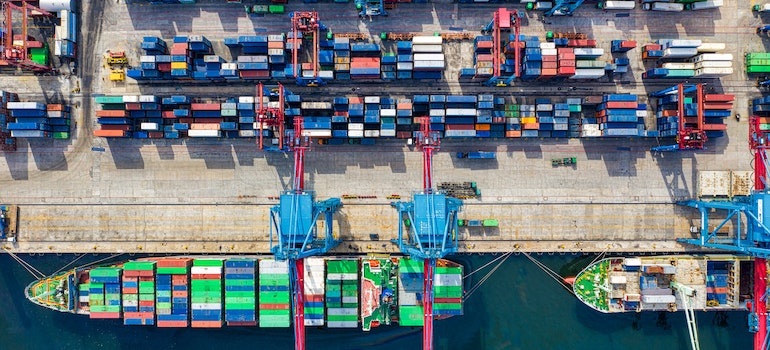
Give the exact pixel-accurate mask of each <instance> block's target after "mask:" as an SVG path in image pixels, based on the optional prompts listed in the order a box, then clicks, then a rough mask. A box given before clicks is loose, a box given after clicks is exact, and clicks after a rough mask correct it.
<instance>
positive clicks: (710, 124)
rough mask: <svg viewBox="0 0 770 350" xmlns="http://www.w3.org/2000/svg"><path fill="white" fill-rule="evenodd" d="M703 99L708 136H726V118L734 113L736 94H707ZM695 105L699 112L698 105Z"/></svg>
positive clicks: (705, 128)
mask: <svg viewBox="0 0 770 350" xmlns="http://www.w3.org/2000/svg"><path fill="white" fill-rule="evenodd" d="M703 99H704V101H703V118H704V120H703V129H704V130H705V131H706V136H707V137H711V138H714V137H721V136H724V133H725V131H726V130H727V124H725V123H724V120H725V118H726V117H729V116H731V115H732V108H733V101H735V95H728V94H706V95H704V96H703ZM693 107H695V108H696V113H697V106H693Z"/></svg>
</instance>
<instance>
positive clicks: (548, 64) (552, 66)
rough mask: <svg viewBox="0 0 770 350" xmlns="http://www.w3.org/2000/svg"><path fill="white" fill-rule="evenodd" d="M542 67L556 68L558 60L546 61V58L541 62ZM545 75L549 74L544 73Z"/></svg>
mask: <svg viewBox="0 0 770 350" xmlns="http://www.w3.org/2000/svg"><path fill="white" fill-rule="evenodd" d="M542 69H556V61H553V62H546V61H545V60H543V63H542V64H541V70H542ZM543 75H547V74H543Z"/></svg>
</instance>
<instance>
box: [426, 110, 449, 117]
mask: <svg viewBox="0 0 770 350" xmlns="http://www.w3.org/2000/svg"><path fill="white" fill-rule="evenodd" d="M430 116H431V117H443V116H446V111H445V110H443V109H438V108H435V109H431V110H430Z"/></svg>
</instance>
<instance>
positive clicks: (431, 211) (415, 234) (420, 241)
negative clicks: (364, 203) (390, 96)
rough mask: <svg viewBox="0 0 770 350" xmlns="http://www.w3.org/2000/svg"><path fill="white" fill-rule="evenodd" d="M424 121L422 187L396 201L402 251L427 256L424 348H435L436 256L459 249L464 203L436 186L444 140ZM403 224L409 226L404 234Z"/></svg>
mask: <svg viewBox="0 0 770 350" xmlns="http://www.w3.org/2000/svg"><path fill="white" fill-rule="evenodd" d="M417 119H418V120H419V121H420V122H421V127H420V131H419V132H417V135H416V137H415V139H416V143H415V144H416V146H417V148H418V149H419V150H421V151H422V155H423V161H422V165H423V176H422V179H423V189H422V191H421V192H417V193H414V194H413V195H412V201H411V202H400V201H399V202H393V203H391V205H392V206H393V207H395V208H396V209H397V210H398V217H399V220H400V223H399V225H398V239H397V240H395V241H394V243H396V244H398V246H399V248H400V249H401V251H402V252H403V253H406V254H409V256H410V257H411V258H413V259H417V260H427V261H426V262H425V264H424V265H425V268H424V283H423V312H424V313H423V316H424V322H423V327H424V328H423V349H425V350H429V349H433V280H434V277H435V276H434V273H435V268H436V260H438V259H440V258H443V257H444V256H446V255H448V254H452V253H454V252H457V246H458V237H457V212H458V211H460V208H461V207H462V205H463V203H462V201H461V200H459V199H456V198H450V197H447V196H446V195H445V194H443V193H439V192H438V191H436V190H435V189H434V188H433V152H434V151H437V150H438V149H439V145H440V142H441V138H440V135H439V133H438V132H437V131H432V130H431V128H430V119H429V118H428V117H422V118H417ZM404 226H406V228H407V233H406V235H405V234H404Z"/></svg>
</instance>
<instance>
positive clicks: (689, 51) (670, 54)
mask: <svg viewBox="0 0 770 350" xmlns="http://www.w3.org/2000/svg"><path fill="white" fill-rule="evenodd" d="M696 54H698V49H697V48H695V47H671V48H668V49H665V50H663V57H667V58H688V57H692V56H695V55H696Z"/></svg>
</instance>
